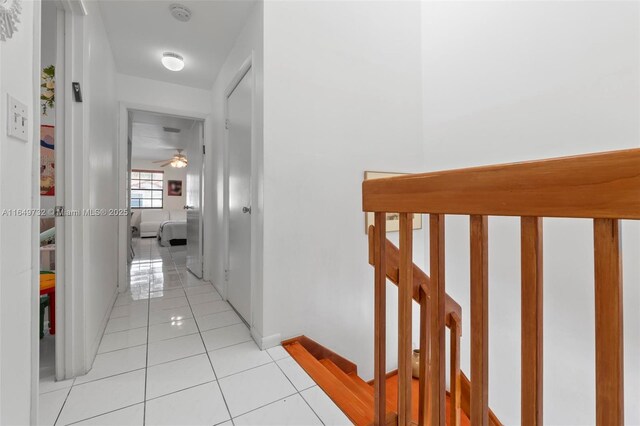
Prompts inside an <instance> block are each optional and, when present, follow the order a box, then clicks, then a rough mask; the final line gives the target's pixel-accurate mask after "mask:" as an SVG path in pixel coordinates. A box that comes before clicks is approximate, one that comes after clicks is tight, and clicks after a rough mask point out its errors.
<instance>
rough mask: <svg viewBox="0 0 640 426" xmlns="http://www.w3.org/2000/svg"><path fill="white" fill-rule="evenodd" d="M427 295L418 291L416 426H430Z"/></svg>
mask: <svg viewBox="0 0 640 426" xmlns="http://www.w3.org/2000/svg"><path fill="white" fill-rule="evenodd" d="M430 314H431V313H430V311H429V295H428V294H427V293H425V292H424V291H422V289H421V290H420V373H419V374H420V384H419V389H418V393H419V396H418V404H419V406H418V425H419V426H429V425H430V424H431V405H430V403H429V402H430V401H431V398H430V396H429V394H430V388H429V383H430V380H429V375H430V374H431V373H430V369H429V335H430V334H429V331H430V328H429V327H430V324H431V321H430V320H429V319H430Z"/></svg>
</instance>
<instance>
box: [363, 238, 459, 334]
mask: <svg viewBox="0 0 640 426" xmlns="http://www.w3.org/2000/svg"><path fill="white" fill-rule="evenodd" d="M374 234H375V227H374V226H373V225H371V226H369V264H370V265H371V266H375V260H374V257H373V254H374V249H375V243H374V237H373V236H374ZM385 251H386V254H387V256H386V259H387V268H386V272H387V279H388V280H389V281H391V282H392V283H394V284H395V285H398V283H399V281H400V276H399V270H400V250H399V249H398V247H396V246H395V244H393V243H392V242H391V241H389V240H388V239H387V245H386V250H385ZM421 289H422V291H420V290H421ZM428 294H429V276H428V275H427V274H426V273H425V272H424V271H423V270H422V269H420V267H419V266H418V265H416V264H415V263H414V264H413V300H415V301H416V302H418V303H420V298H421V297H422V295H427V297H428ZM453 313H455V314H456V315H458V318H462V308H461V307H460V305H459V304H458V303H457V302H456V301H455V300H453V299H452V298H451V297H450V296H449V295H448V294H447V301H446V304H445V315H446V317H447V318H446V322H447V327H449V326H450V319H449V315H451V314H453Z"/></svg>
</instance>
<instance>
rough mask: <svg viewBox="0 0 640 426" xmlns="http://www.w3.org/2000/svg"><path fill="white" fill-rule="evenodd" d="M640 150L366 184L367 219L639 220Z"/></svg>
mask: <svg viewBox="0 0 640 426" xmlns="http://www.w3.org/2000/svg"><path fill="white" fill-rule="evenodd" d="M638 188H640V149H629V150H622V151H611V152H605V153H601V154H589V155H581V156H575V157H563V158H554V159H550V160H541V161H531V162H525V163H513V164H502V165H496V166H485V167H474V168H468V169H459V170H449V171H441V172H433V173H424V174H415V175H406V176H399V177H392V178H384V179H373V180H366V181H364V182H363V183H362V197H363V210H364V211H366V212H397V213H434V214H435V213H442V214H464V215H492V216H540V217H579V218H611V219H640V190H638Z"/></svg>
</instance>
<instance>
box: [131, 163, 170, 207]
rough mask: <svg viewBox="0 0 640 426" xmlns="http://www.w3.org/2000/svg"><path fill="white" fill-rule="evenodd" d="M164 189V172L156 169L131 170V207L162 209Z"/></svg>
mask: <svg viewBox="0 0 640 426" xmlns="http://www.w3.org/2000/svg"><path fill="white" fill-rule="evenodd" d="M163 191H164V172H160V171H155V170H132V171H131V208H132V209H161V208H162V192H163Z"/></svg>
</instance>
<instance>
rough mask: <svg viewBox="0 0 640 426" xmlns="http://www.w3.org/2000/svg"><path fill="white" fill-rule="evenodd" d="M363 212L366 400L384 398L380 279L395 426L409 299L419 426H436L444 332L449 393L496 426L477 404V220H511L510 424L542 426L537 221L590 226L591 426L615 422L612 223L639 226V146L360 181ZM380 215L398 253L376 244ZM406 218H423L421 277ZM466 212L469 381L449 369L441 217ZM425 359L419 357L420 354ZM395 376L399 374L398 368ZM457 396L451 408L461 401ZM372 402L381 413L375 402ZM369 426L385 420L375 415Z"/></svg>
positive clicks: (479, 420)
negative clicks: (515, 232) (393, 350)
mask: <svg viewBox="0 0 640 426" xmlns="http://www.w3.org/2000/svg"><path fill="white" fill-rule="evenodd" d="M362 191H363V210H364V211H365V212H374V213H375V218H376V222H375V223H376V226H375V227H371V228H370V229H369V263H371V264H372V265H373V266H374V267H375V269H376V280H375V284H376V287H375V288H376V290H375V303H376V319H377V320H376V324H375V336H376V337H375V343H376V356H377V359H378V360H382V361H381V362H377V364H376V366H377V370H376V375H375V383H376V386H377V388H376V395H378V393H379V394H380V395H379V396H380V398H379V399H382V397H384V390H383V389H382V388H381V383H382V381H383V379H384V350H385V346H384V345H385V343H384V342H385V336H386V335H385V322H384V313H385V309H386V308H385V307H386V301H385V297H386V296H385V292H384V284H385V283H386V280H387V279H388V280H390V281H392V282H394V283H395V284H397V285H398V286H399V288H400V291H399V293H400V296H399V301H400V306H399V311H398V312H399V321H398V323H399V324H400V325H401V326H400V327H399V329H398V340H399V342H400V343H399V345H398V359H399V360H400V362H399V372H398V374H403V380H402V381H400V382H399V383H401V384H404V385H402V386H404V388H403V389H399V394H400V393H402V392H406V394H405V397H404V400H403V401H404V402H403V403H402V404H399V406H398V410H399V415H398V419H397V421H398V423H399V424H402V426H408V425H410V424H411V422H410V421H409V420H408V419H409V417H408V412H409V411H410V408H411V405H410V403H408V402H406V401H408V400H409V397H410V392H411V391H410V390H409V389H408V383H409V382H410V376H409V373H408V372H407V368H406V366H407V360H408V356H409V354H408V350H409V349H410V346H409V345H408V344H407V342H408V340H407V339H410V338H411V326H408V325H407V326H403V324H407V321H408V318H411V309H412V307H411V306H412V304H411V303H408V300H409V299H408V298H409V293H411V295H412V297H413V299H414V300H416V301H418V302H419V303H420V350H421V356H420V369H419V370H420V385H419V404H420V406H419V422H418V424H419V425H420V426H422V425H427V424H431V425H432V426H436V425H441V426H444V424H445V412H444V408H445V401H444V400H445V381H446V376H445V372H444V370H445V362H444V360H445V349H446V348H445V341H444V336H445V334H444V331H445V327H449V328H451V329H452V335H451V339H452V340H451V352H450V360H451V363H450V364H451V376H450V377H451V383H452V388H451V392H452V398H454V401H455V404H456V406H455V407H454V408H453V411H452V412H451V418H452V419H453V420H454V423H457V419H458V418H459V416H458V412H456V411H455V410H457V409H458V407H460V406H462V409H463V411H465V412H466V413H467V414H468V415H469V417H470V420H471V424H473V425H474V426H475V425H479V426H487V425H492V424H499V421H498V420H497V418H495V416H494V415H493V413H492V412H491V410H490V409H489V406H488V400H489V394H488V392H489V387H488V378H489V375H488V368H489V356H488V342H489V340H488V339H489V327H488V322H489V320H488V318H489V308H488V307H489V304H488V300H489V285H488V281H489V273H488V268H489V262H488V253H489V244H488V241H489V238H488V234H489V226H488V223H489V221H488V216H519V217H520V219H521V245H522V246H521V248H522V250H521V286H522V306H523V309H522V316H521V320H520V321H521V330H522V344H521V352H522V354H521V356H522V366H521V370H522V371H521V386H522V412H521V423H522V424H523V425H527V426H536V425H541V424H542V421H543V419H544V417H543V411H542V406H543V392H542V391H543V377H544V375H543V359H542V358H543V350H542V348H543V340H544V339H543V330H542V328H543V327H542V326H543V321H542V315H543V297H542V294H543V262H542V256H543V253H542V238H543V235H542V218H543V217H566V218H590V219H593V221H594V234H593V235H594V265H595V271H594V272H595V280H594V290H595V324H594V325H595V337H596V338H595V353H596V357H595V371H596V401H595V403H596V404H595V405H596V424H598V425H599V426H603V425H608V424H624V350H623V349H624V345H623V338H624V335H623V315H622V308H623V298H622V290H623V286H622V276H623V270H622V261H621V259H622V247H621V243H620V220H621V219H632V220H640V149H630V150H622V151H611V152H605V153H598V154H589V155H581V156H575V157H564V158H555V159H549V160H541V161H531V162H525V163H514V164H503V165H494V166H485V167H475V168H468V169H460V170H450V171H443V172H433V173H424V174H416V175H407V176H401V177H393V178H385V179H375V180H368V181H365V182H363V184H362ZM387 212H394V213H399V214H400V219H401V220H400V228H401V229H400V235H401V238H400V248H397V247H396V246H395V245H393V244H392V243H391V242H390V241H389V240H387V239H386V233H385V224H386V221H385V220H386V214H387ZM412 214H428V215H429V224H430V235H429V238H430V273H431V278H430V277H429V276H427V275H426V274H425V273H424V272H423V271H421V270H420V268H418V267H417V266H416V265H415V264H413V263H412V262H410V260H411V255H412V250H413V246H412V244H413V242H412V234H413V225H412V221H411V220H410V219H409V218H410V217H411V215H412ZM448 214H462V215H468V216H470V219H471V223H470V241H469V242H470V260H471V265H470V306H471V312H470V315H471V330H470V333H469V334H470V339H469V340H470V346H471V356H470V358H471V363H470V364H471V382H469V381H468V380H466V377H465V376H464V374H462V373H461V371H460V370H459V343H460V340H459V334H458V333H459V332H460V328H459V327H460V324H461V321H460V318H461V308H460V306H459V305H458V304H457V303H456V302H455V301H453V299H451V298H450V297H449V296H448V295H447V294H446V292H445V288H446V285H445V273H444V269H445V265H446V262H445V260H444V258H445V253H446V251H445V242H446V239H445V226H444V222H445V215H448ZM427 353H428V355H427ZM400 370H402V371H400ZM460 399H462V403H461V402H460ZM380 407H381V406H380ZM380 413H381V414H380V415H378V416H377V417H376V424H382V423H383V422H384V420H385V418H384V417H383V416H384V411H382V408H380Z"/></svg>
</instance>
